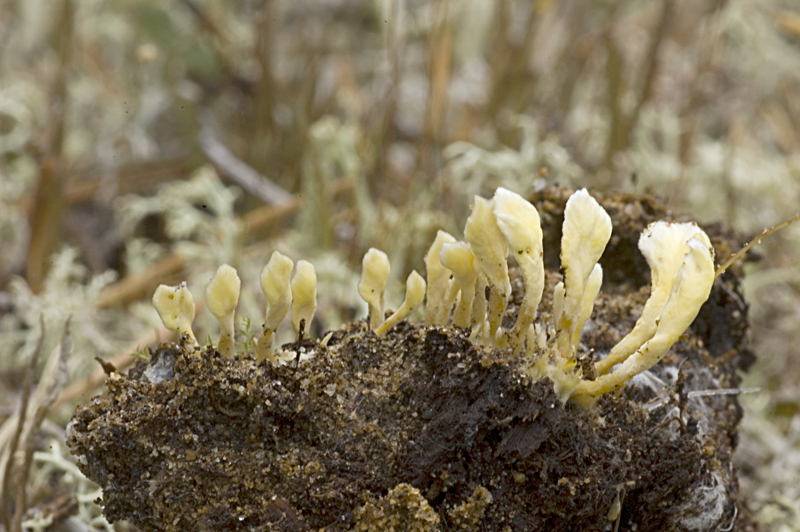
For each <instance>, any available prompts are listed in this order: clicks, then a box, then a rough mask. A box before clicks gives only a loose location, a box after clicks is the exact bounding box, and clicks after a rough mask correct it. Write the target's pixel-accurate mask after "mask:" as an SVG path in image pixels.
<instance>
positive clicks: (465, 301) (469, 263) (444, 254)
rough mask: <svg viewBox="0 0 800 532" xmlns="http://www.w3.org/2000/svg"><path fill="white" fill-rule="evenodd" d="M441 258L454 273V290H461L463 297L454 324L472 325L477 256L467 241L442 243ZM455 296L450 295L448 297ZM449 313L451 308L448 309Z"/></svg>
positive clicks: (442, 262) (460, 325)
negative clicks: (475, 261) (474, 262)
mask: <svg viewBox="0 0 800 532" xmlns="http://www.w3.org/2000/svg"><path fill="white" fill-rule="evenodd" d="M439 259H440V261H441V264H442V265H444V267H445V268H447V269H448V270H450V271H451V272H452V273H453V284H452V288H453V291H456V290H458V291H460V293H461V299H460V301H459V303H458V307H457V308H456V311H455V314H453V325H455V326H456V327H471V326H472V325H473V323H472V302H473V300H474V299H475V283H476V282H477V280H478V273H477V272H476V271H475V267H474V265H473V261H474V260H475V257H474V256H473V255H472V251H471V250H470V249H469V244H467V243H466V242H448V243H445V244H442V246H441V249H440V250H439ZM450 297H453V299H455V298H454V296H448V299H449V298H450ZM448 313H449V309H448Z"/></svg>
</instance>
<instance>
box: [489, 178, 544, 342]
mask: <svg viewBox="0 0 800 532" xmlns="http://www.w3.org/2000/svg"><path fill="white" fill-rule="evenodd" d="M494 215H495V217H496V219H497V225H498V227H499V228H500V231H501V232H502V233H503V236H505V238H506V240H507V241H508V245H509V247H510V248H511V253H512V255H513V256H514V258H515V259H516V261H517V264H519V267H520V270H522V279H523V282H524V284H525V298H524V300H523V301H522V305H521V306H520V308H519V314H518V315H517V321H516V322H515V323H514V327H513V328H512V329H511V331H509V343H510V344H511V347H512V349H513V350H514V351H515V352H518V351H520V350H521V349H522V347H523V344H524V342H525V339H526V338H527V335H528V330H529V329H530V327H531V326H532V325H533V320H534V319H535V318H536V311H537V309H538V307H539V302H540V301H541V300H542V292H543V291H544V260H543V253H542V226H541V222H540V220H539V213H538V212H537V211H536V208H535V207H534V206H533V205H531V204H530V203H529V202H528V201H527V200H525V199H524V198H523V197H522V196H520V195H519V194H515V193H513V192H511V191H510V190H506V189H504V188H502V187H501V188H498V189H497V191H496V192H495V194H494Z"/></svg>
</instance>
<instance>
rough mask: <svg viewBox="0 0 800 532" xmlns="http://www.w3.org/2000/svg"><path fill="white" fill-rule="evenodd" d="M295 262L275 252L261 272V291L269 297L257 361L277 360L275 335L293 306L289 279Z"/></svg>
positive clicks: (258, 342)
mask: <svg viewBox="0 0 800 532" xmlns="http://www.w3.org/2000/svg"><path fill="white" fill-rule="evenodd" d="M292 268H294V262H292V259H290V258H289V257H287V256H286V255H283V254H282V253H279V252H278V251H275V252H273V253H272V256H271V257H270V259H269V262H267V264H266V265H265V266H264V269H262V270H261V289H262V290H263V291H264V295H265V296H267V311H266V317H265V320H264V331H263V333H262V335H261V337H259V339H258V341H257V343H256V360H258V361H259V362H261V361H262V360H265V359H269V361H270V362H274V361H275V360H276V358H275V356H274V352H275V346H274V344H275V333H276V331H277V330H278V327H279V326H280V324H281V322H283V319H284V318H285V317H286V314H287V313H288V312H289V307H290V306H291V305H292V289H291V285H290V284H289V279H290V277H291V275H292Z"/></svg>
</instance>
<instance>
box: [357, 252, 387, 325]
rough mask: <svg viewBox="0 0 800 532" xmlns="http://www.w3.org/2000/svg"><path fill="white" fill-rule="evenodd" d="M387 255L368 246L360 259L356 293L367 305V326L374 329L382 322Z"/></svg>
mask: <svg viewBox="0 0 800 532" xmlns="http://www.w3.org/2000/svg"><path fill="white" fill-rule="evenodd" d="M389 272H390V265H389V257H387V256H386V253H384V252H383V251H381V250H379V249H375V248H370V249H369V251H367V253H366V254H365V255H364V259H363V261H362V270H361V280H360V281H359V283H358V294H359V295H360V296H361V299H363V300H364V301H366V303H367V305H368V306H369V328H370V329H372V330H375V329H377V328H378V326H380V324H381V323H383V305H384V292H385V291H386V283H388V282H389Z"/></svg>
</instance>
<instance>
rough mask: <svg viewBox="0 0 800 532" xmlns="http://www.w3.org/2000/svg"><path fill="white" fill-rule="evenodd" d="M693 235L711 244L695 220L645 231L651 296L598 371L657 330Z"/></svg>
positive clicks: (653, 226)
mask: <svg viewBox="0 0 800 532" xmlns="http://www.w3.org/2000/svg"><path fill="white" fill-rule="evenodd" d="M692 238H697V239H699V240H700V241H702V242H704V243H705V245H706V246H708V247H711V241H710V240H709V239H708V235H706V234H705V233H704V232H703V230H702V229H700V228H699V227H697V224H694V223H670V222H654V223H652V224H650V225H648V226H647V228H646V229H645V230H644V231H643V232H642V235H641V236H640V237H639V249H640V250H641V252H642V254H643V255H644V258H645V259H647V264H648V265H649V266H650V277H651V286H650V297H649V298H648V300H647V302H646V303H645V305H644V309H643V310H642V314H641V316H640V317H639V319H638V320H637V322H636V325H635V326H634V327H633V329H632V330H631V332H630V333H628V335H627V336H625V338H623V339H622V340H621V341H620V342H619V343H618V344H617V345H615V346H614V347H613V349H611V352H610V353H609V354H608V355H607V356H606V357H605V358H604V359H603V360H600V361H599V362H597V363H596V364H595V372H596V374H597V375H604V374H606V373H608V372H609V371H611V368H612V367H614V365H615V364H618V363H620V362H622V361H624V360H625V359H626V358H628V357H629V356H631V355H632V354H633V353H634V352H635V351H636V350H637V349H638V348H639V347H640V346H641V345H642V344H644V343H645V342H646V341H647V340H649V339H650V338H652V337H653V335H654V334H655V333H656V327H657V325H658V323H657V320H658V316H659V315H660V314H661V311H662V310H663V308H664V305H665V304H666V303H667V299H669V295H670V293H671V292H672V287H673V285H674V284H675V280H676V278H677V276H678V271H679V270H680V269H681V267H682V266H683V262H684V257H685V256H686V254H687V253H688V252H689V244H688V242H689V240H691V239H692Z"/></svg>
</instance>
